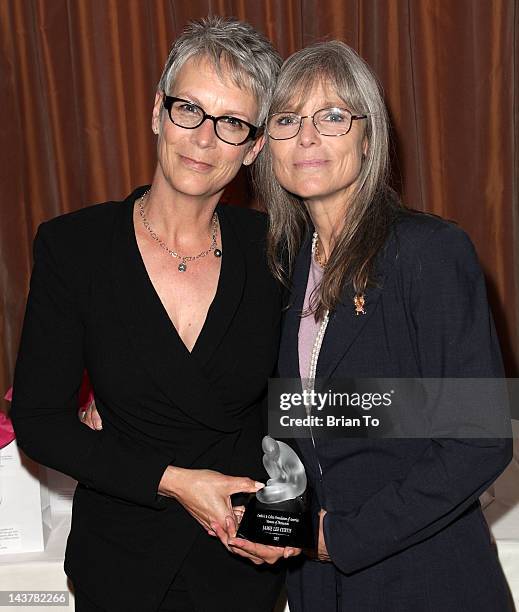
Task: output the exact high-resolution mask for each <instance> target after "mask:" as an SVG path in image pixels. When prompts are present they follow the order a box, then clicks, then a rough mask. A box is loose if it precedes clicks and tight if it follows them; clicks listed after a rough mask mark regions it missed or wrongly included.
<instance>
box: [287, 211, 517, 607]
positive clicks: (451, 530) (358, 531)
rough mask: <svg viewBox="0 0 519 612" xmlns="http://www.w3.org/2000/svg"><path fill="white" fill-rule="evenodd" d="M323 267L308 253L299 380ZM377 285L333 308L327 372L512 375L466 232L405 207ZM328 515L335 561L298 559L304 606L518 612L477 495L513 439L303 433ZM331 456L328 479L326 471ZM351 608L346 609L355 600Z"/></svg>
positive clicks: (301, 265)
mask: <svg viewBox="0 0 519 612" xmlns="http://www.w3.org/2000/svg"><path fill="white" fill-rule="evenodd" d="M309 262H310V240H309V239H307V240H306V242H305V244H304V245H303V248H302V250H301V252H300V254H299V256H298V258H297V262H296V267H295V272H294V276H293V292H292V295H291V306H290V308H289V310H288V311H287V313H286V316H285V321H284V325H283V331H282V340H281V349H280V356H279V373H280V376H282V377H291V378H296V377H298V376H299V361H298V329H299V321H300V316H299V315H300V311H301V306H302V303H303V298H304V294H305V288H306V283H307V277H308V269H309ZM377 271H378V278H379V284H378V286H376V287H374V288H371V289H368V290H367V291H366V293H365V297H366V300H365V309H366V314H365V315H363V316H356V315H355V308H354V304H353V299H352V292H351V288H350V287H347V288H346V289H345V291H344V294H343V299H342V303H341V304H339V306H338V307H337V309H336V311H335V312H334V313H333V314H332V316H331V319H330V322H329V324H328V328H327V330H326V335H325V337H324V341H323V344H322V348H321V352H320V355H319V361H318V365H317V377H320V378H322V379H323V380H324V381H326V380H330V379H333V378H334V377H335V378H337V379H339V378H343V379H345V378H355V377H358V378H368V377H381V378H415V377H425V378H441V377H450V378H462V377H468V378H479V377H481V378H490V377H503V376H504V373H503V367H502V361H501V356H500V350H499V345H498V341H497V337H496V332H495V329H494V324H493V321H492V317H491V313H490V310H489V306H488V303H487V296H486V289H485V281H484V276H483V273H482V271H481V268H480V266H479V263H478V260H477V257H476V254H475V251H474V248H473V246H472V244H471V242H470V240H469V238H468V237H467V235H466V234H465V233H464V232H463V231H462V230H461V229H459V228H458V227H457V226H455V225H454V224H452V223H448V222H446V221H443V220H441V219H439V218H436V217H432V216H429V215H420V214H404V215H403V216H402V218H401V219H400V220H399V221H398V222H396V223H395V225H394V226H393V228H392V230H391V232H390V235H389V238H388V240H387V242H386V246H385V249H383V252H382V253H381V254H380V256H379V258H378V261H377ZM297 443H298V445H299V448H300V451H301V455H302V457H303V460H304V463H305V466H306V468H307V472H308V476H309V481H310V483H311V485H312V486H313V488H314V489H315V496H316V503H315V507H314V509H313V511H314V512H315V513H316V512H317V511H318V510H319V508H324V509H326V510H327V514H326V516H325V519H324V534H325V541H326V545H327V548H328V551H329V554H330V557H331V559H332V562H333V563H319V562H315V561H308V560H307V561H304V562H302V561H301V560H299V559H294V561H293V565H294V567H293V569H292V571H291V572H290V576H289V581H288V584H289V596H290V603H291V610H292V612H303V611H304V612H307V611H308V612H314V610H317V609H319V610H325V611H327V610H336V609H341V610H342V609H344V610H348V612H382V611H387V612H396V611H398V612H418V611H420V612H421V611H425V610H428V611H431V612H439V611H440V610H441V611H442V612H446V611H452V612H461V611H462V610H466V611H467V612H468V611H470V612H474V611H477V610H481V611H483V610H485V611H486V612H487V611H488V610H492V611H496V612H497V611H504V610H507V609H508V608H507V601H508V596H507V587H506V583H505V580H504V576H503V573H502V570H501V567H500V565H499V562H498V559H497V556H496V552H495V550H494V548H493V546H492V544H491V539H490V535H489V530H488V528H487V525H486V522H485V519H484V517H483V515H482V512H481V508H480V504H479V501H478V496H479V495H480V494H481V493H482V492H483V491H484V490H485V489H486V488H487V487H488V486H489V485H490V484H491V483H492V482H493V480H494V479H495V478H496V477H497V476H498V475H499V474H500V472H501V471H502V470H503V469H504V468H505V467H506V465H507V464H508V463H509V461H510V459H511V456H512V442H511V440H510V439H392V440H389V439H365V438H364V439H360V438H356V439H355V438H343V439H337V440H323V439H317V440H316V449H314V447H313V445H312V443H311V441H310V440H309V439H299V440H298V441H297ZM317 459H318V460H319V462H320V464H321V466H322V470H323V474H322V477H320V475H319V469H318V463H317ZM342 606H343V607H342Z"/></svg>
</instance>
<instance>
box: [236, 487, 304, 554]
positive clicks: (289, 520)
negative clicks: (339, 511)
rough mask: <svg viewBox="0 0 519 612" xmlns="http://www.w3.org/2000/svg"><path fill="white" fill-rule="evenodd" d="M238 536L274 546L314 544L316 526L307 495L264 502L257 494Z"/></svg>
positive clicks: (248, 509)
mask: <svg viewBox="0 0 519 612" xmlns="http://www.w3.org/2000/svg"><path fill="white" fill-rule="evenodd" d="M238 537H241V538H246V539H247V540H250V541H251V542H258V543H259V544H270V545H271V546H294V547H297V548H308V547H312V545H313V542H312V540H313V538H312V525H311V521H310V515H309V513H308V512H307V504H306V500H305V496H302V497H296V498H295V499H290V500H288V501H284V502H278V503H270V504H264V503H262V502H260V501H258V499H257V497H256V496H255V495H253V496H252V497H251V499H250V501H249V503H248V504H247V508H246V510H245V513H244V515H243V518H242V520H241V523H240V526H239V528H238Z"/></svg>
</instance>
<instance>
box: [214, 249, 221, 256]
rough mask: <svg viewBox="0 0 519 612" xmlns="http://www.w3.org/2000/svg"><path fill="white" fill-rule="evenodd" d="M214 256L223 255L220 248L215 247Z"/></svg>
mask: <svg viewBox="0 0 519 612" xmlns="http://www.w3.org/2000/svg"><path fill="white" fill-rule="evenodd" d="M214 256H215V257H221V256H222V251H220V249H215V250H214Z"/></svg>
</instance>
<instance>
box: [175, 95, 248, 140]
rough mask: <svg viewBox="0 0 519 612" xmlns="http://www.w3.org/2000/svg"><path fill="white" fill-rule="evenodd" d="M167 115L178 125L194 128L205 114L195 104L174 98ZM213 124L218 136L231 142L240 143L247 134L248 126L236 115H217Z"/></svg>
mask: <svg viewBox="0 0 519 612" xmlns="http://www.w3.org/2000/svg"><path fill="white" fill-rule="evenodd" d="M169 116H170V119H171V121H173V123H176V125H178V126H180V127H184V128H195V127H198V126H199V125H201V123H202V122H203V121H204V119H205V117H206V114H205V112H204V111H203V109H201V108H200V107H199V106H197V105H196V104H189V103H188V102H185V101H183V100H176V101H175V102H173V104H172V105H171V108H170V111H169ZM215 124H216V133H217V135H218V137H219V138H221V139H222V140H224V141H226V142H229V143H231V144H241V143H242V142H243V141H245V140H246V139H247V138H248V136H249V132H250V128H249V127H248V126H247V125H245V123H243V122H242V121H240V120H239V119H237V118H236V117H219V118H218V119H217V120H216V122H215Z"/></svg>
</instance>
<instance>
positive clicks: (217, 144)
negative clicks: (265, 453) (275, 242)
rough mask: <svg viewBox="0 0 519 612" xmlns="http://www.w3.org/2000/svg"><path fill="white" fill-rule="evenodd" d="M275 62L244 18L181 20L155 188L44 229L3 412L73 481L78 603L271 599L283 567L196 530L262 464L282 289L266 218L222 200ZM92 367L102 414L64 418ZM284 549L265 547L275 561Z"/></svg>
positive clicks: (234, 603)
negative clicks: (90, 423)
mask: <svg viewBox="0 0 519 612" xmlns="http://www.w3.org/2000/svg"><path fill="white" fill-rule="evenodd" d="M280 64H281V59H280V57H279V55H278V54H277V52H276V51H275V50H274V49H273V47H272V45H271V44H270V43H269V42H268V41H267V39H266V38H265V37H264V36H262V35H260V34H259V33H258V32H256V31H255V30H254V29H253V28H252V27H251V26H249V25H248V24H245V23H241V22H238V21H234V20H222V19H219V18H211V19H208V20H204V21H202V22H199V23H192V24H190V25H189V26H188V28H187V29H186V31H185V32H184V33H183V35H182V36H181V37H180V38H178V39H177V41H176V42H175V44H174V45H173V48H172V50H171V53H170V55H169V58H168V60H167V62H166V66H165V68H164V72H163V74H162V77H161V79H160V82H159V85H158V88H157V93H156V96H155V102H154V106H153V110H152V113H151V128H152V131H153V133H154V134H155V135H156V141H157V158H158V160H157V165H156V170H155V174H154V177H153V181H152V184H151V186H143V187H139V188H138V189H136V190H135V191H134V192H133V193H131V194H130V195H129V196H128V197H127V198H126V199H125V200H124V201H122V202H108V203H105V204H103V205H100V206H94V207H89V208H86V209H84V210H81V211H78V212H76V213H73V214H68V215H64V216H61V217H58V218H57V219H53V220H52V221H49V222H47V223H44V224H43V225H42V226H40V228H39V230H38V234H37V237H36V240H35V245H34V253H35V264H34V270H33V274H32V279H31V290H30V295H29V300H28V305H27V311H26V316H25V322H24V327H23V333H22V340H21V346H20V352H19V355H18V361H17V365H16V373H15V381H14V396H13V404H12V412H11V416H12V419H13V423H14V427H15V431H16V435H17V439H18V443H19V445H20V447H21V448H22V449H23V450H24V451H25V452H26V453H27V454H28V455H29V456H31V457H32V458H34V459H35V460H37V461H39V462H40V463H43V464H45V465H48V466H50V467H52V468H55V469H57V470H59V471H62V472H64V473H66V474H69V475H71V476H72V477H74V478H75V479H77V480H78V486H77V489H76V493H75V496H74V504H73V511H72V528H71V532H70V536H69V539H68V544H67V552H66V558H65V571H66V572H67V574H68V576H69V577H70V578H71V580H72V581H73V583H74V587H75V597H76V610H78V611H79V612H90V611H94V610H108V611H110V612H128V611H130V610H131V611H135V612H155V611H157V610H161V611H177V612H180V611H192V610H200V611H221V612H232V611H242V610H247V612H253V611H257V612H269V611H270V610H271V609H272V607H273V605H274V603H275V601H276V599H277V596H278V593H279V589H280V588H281V583H282V580H283V574H282V568H280V567H279V566H277V567H258V566H257V565H254V564H252V563H250V562H249V561H248V560H245V559H241V558H239V557H237V556H235V555H231V554H230V553H229V551H228V550H226V548H225V547H226V546H227V541H226V539H225V540H224V542H223V544H222V542H221V541H220V540H219V539H217V538H214V537H209V535H208V533H207V532H209V533H211V534H213V535H214V531H213V526H220V527H221V528H222V529H226V528H227V529H231V528H232V525H233V524H234V521H235V516H234V512H233V511H232V507H233V506H232V503H233V501H231V496H232V495H234V494H238V493H251V492H255V491H256V490H258V488H259V487H261V486H262V485H261V482H258V481H264V480H265V472H264V470H263V466H262V465H261V458H262V453H261V440H262V436H263V434H264V431H263V430H264V425H263V422H262V406H263V403H264V401H265V391H266V383H267V379H268V377H269V376H270V375H271V374H272V372H273V371H274V368H275V364H276V359H277V349H278V332H279V319H280V311H281V303H280V292H279V288H278V286H277V283H276V282H275V280H274V279H273V277H272V275H271V274H270V273H269V270H268V266H267V261H266V257H265V249H264V243H265V235H266V219H265V215H261V214H259V213H257V212H254V211H249V210H244V209H240V208H237V207H226V206H223V205H222V204H220V203H219V200H220V198H221V196H222V193H223V191H224V189H225V187H226V186H227V185H228V183H229V182H230V181H231V180H232V179H233V178H234V176H235V175H236V174H237V172H238V170H239V169H240V167H241V166H242V165H246V166H247V165H250V164H251V163H252V162H253V161H254V159H255V157H256V156H257V154H258V153H259V151H260V149H261V147H262V145H263V138H264V137H263V134H262V128H261V126H262V125H263V124H264V121H265V118H266V114H267V111H268V107H269V105H270V98H271V95H272V91H273V86H274V83H275V79H276V76H277V72H278V70H279V66H280ZM133 153H134V154H136V155H140V154H141V152H140V151H134V152H133ZM85 369H86V370H87V371H88V375H89V377H90V380H91V383H92V387H93V390H94V396H95V403H96V406H97V410H98V412H99V416H100V418H102V429H99V430H98V431H93V430H91V429H90V428H88V427H85V425H83V424H81V423H80V422H79V420H78V419H77V416H76V413H77V396H78V389H79V387H80V382H81V379H82V375H83V372H84V370H85ZM233 500H234V497H233ZM227 515H229V516H230V519H229V520H230V523H229V524H226V522H225V521H226V516H227ZM289 552H292V551H289V550H285V549H283V548H275V547H270V548H269V549H265V550H263V554H264V556H265V557H266V560H267V561H268V562H269V563H270V564H273V563H274V562H275V561H276V560H277V559H279V558H280V557H282V556H283V555H285V556H286V555H287V554H288V553H289Z"/></svg>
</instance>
